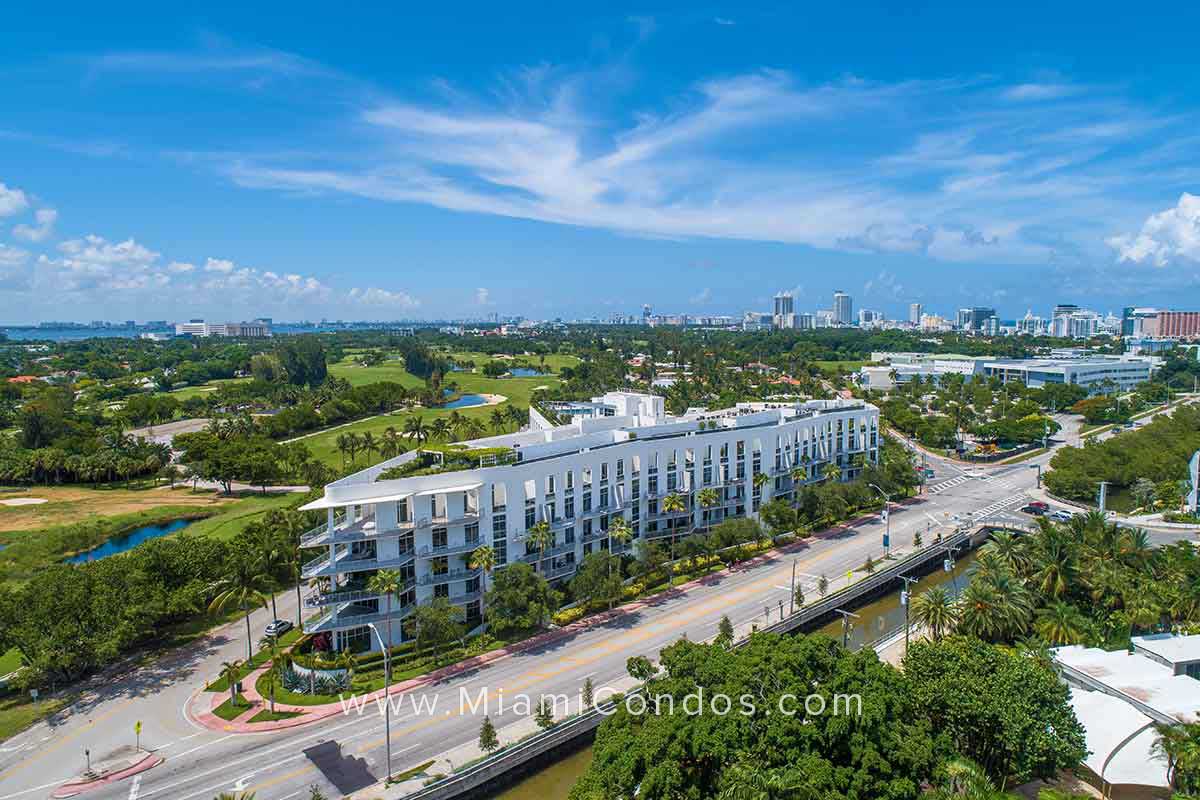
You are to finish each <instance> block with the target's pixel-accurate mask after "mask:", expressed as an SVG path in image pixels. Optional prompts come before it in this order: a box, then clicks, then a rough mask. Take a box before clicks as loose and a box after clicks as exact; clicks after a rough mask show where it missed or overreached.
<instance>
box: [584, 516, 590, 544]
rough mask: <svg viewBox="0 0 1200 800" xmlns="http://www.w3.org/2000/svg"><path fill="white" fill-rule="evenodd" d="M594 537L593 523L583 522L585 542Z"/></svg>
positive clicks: (587, 520) (586, 520) (588, 520)
mask: <svg viewBox="0 0 1200 800" xmlns="http://www.w3.org/2000/svg"><path fill="white" fill-rule="evenodd" d="M591 537H592V521H591V520H590V519H585V520H584V521H583V540H584V541H585V542H586V541H587V540H588V539H590V538H591Z"/></svg>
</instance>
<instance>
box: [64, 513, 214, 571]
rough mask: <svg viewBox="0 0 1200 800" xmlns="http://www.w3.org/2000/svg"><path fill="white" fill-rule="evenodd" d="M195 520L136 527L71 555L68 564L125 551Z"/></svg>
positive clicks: (80, 562)
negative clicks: (82, 551) (85, 550)
mask: <svg viewBox="0 0 1200 800" xmlns="http://www.w3.org/2000/svg"><path fill="white" fill-rule="evenodd" d="M193 522H195V520H191V519H177V520H173V521H172V522H168V523H166V524H165V525H143V526H142V527H140V528H134V529H133V530H131V531H130V532H129V533H127V534H125V535H124V536H116V537H114V538H112V539H109V540H108V541H107V542H105V543H104V544H102V545H100V546H99V547H96V548H93V549H92V550H88V551H87V552H86V553H80V554H79V555H76V556H71V557H70V558H68V559H66V562H67V563H68V564H84V563H86V562H88V561H96V560H97V559H101V558H108V557H109V556H115V555H116V554H117V553H124V552H126V551H128V550H132V549H133V548H135V547H137V546H138V545H139V544H141V543H142V542H146V541H149V540H151V539H157V538H159V537H160V536H167V535H170V534H172V533H175V532H176V531H179V530H182V529H184V528H186V527H187V526H188V525H191V524H192V523H193Z"/></svg>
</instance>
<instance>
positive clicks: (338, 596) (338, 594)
mask: <svg viewBox="0 0 1200 800" xmlns="http://www.w3.org/2000/svg"><path fill="white" fill-rule="evenodd" d="M415 585H416V583H415V582H414V581H409V582H408V583H406V584H405V585H404V586H403V587H402V588H401V589H400V593H401V594H403V593H404V592H407V591H408V590H409V589H411V588H413V587H414V586H415ZM367 600H378V601H379V603H380V606H381V607H382V606H383V604H384V603H386V602H387V600H386V599H385V597H384V596H383V595H381V594H376V593H375V592H370V591H367V590H366V589H363V588H355V589H349V588H347V589H338V590H337V591H331V592H320V591H313V592H309V593H308V594H307V595H305V597H304V605H305V606H307V607H309V608H321V607H322V606H332V605H336V604H338V603H362V602H365V601H367Z"/></svg>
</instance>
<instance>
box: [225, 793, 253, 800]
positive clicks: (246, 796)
mask: <svg viewBox="0 0 1200 800" xmlns="http://www.w3.org/2000/svg"><path fill="white" fill-rule="evenodd" d="M216 800H254V792H242V793H241V794H234V793H233V792H221V793H220V794H219V795H217V797H216Z"/></svg>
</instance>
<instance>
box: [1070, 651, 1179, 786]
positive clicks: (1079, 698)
mask: <svg viewBox="0 0 1200 800" xmlns="http://www.w3.org/2000/svg"><path fill="white" fill-rule="evenodd" d="M1132 645H1133V646H1132V652H1130V651H1126V650H1114V651H1108V650H1101V649H1099V648H1095V647H1084V646H1082V645H1072V646H1069V647H1059V648H1056V649H1054V650H1053V651H1051V652H1052V653H1053V655H1054V666H1055V668H1056V669H1057V671H1058V673H1059V675H1060V677H1061V678H1062V679H1063V680H1064V681H1065V682H1066V683H1067V684H1068V686H1070V687H1071V706H1072V708H1073V709H1074V710H1075V716H1076V717H1077V718H1078V719H1079V722H1080V723H1081V724H1082V725H1083V727H1084V729H1085V730H1086V731H1087V746H1088V750H1090V751H1091V755H1089V756H1088V758H1087V759H1086V760H1085V763H1086V765H1087V766H1088V768H1089V769H1091V770H1092V771H1093V772H1095V773H1096V775H1098V776H1100V777H1102V778H1103V779H1104V781H1106V782H1107V783H1109V784H1117V785H1121V784H1125V785H1137V786H1158V787H1161V786H1166V785H1167V765H1166V763H1165V762H1163V761H1161V760H1159V759H1156V758H1154V757H1152V756H1151V748H1152V746H1153V744H1154V742H1155V740H1156V739H1157V738H1158V734H1157V732H1156V731H1155V728H1154V726H1155V725H1160V724H1161V725H1173V724H1178V723H1192V722H1197V721H1200V680H1197V679H1196V678H1194V677H1189V676H1190V675H1195V674H1200V673H1198V672H1197V670H1198V669H1200V636H1175V635H1173V634H1169V633H1166V634H1152V635H1149V636H1135V637H1133V640H1132ZM1117 796H1119V795H1117Z"/></svg>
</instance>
